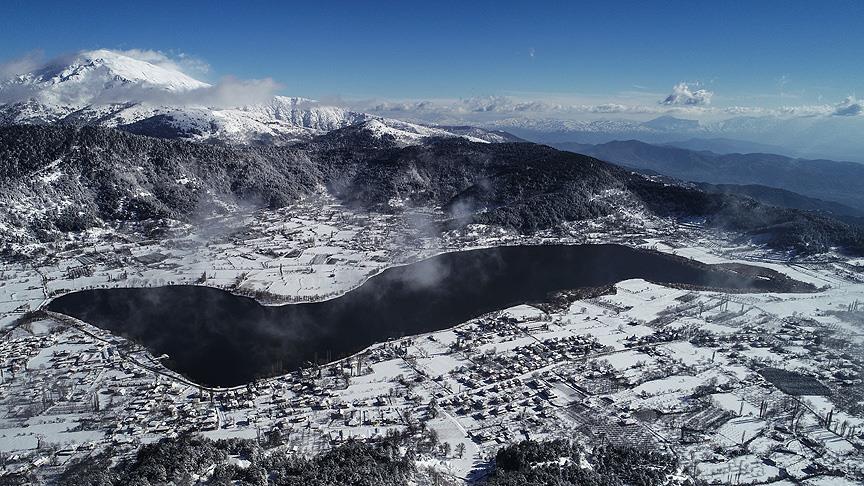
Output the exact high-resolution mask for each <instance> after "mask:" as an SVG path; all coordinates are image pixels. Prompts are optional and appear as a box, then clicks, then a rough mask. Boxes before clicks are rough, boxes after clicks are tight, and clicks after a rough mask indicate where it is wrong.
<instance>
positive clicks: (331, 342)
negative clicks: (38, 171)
mask: <svg viewBox="0 0 864 486" xmlns="http://www.w3.org/2000/svg"><path fill="white" fill-rule="evenodd" d="M742 268H744V267H738V268H737V269H736V270H734V271H733V270H730V269H729V268H724V267H720V266H711V265H704V264H701V263H698V262H694V261H692V260H687V259H684V258H681V257H676V256H674V255H668V254H663V253H658V252H652V251H646V250H638V249H634V248H629V247H625V246H620V245H577V246H573V245H543V246H511V247H497V248H488V249H480V250H471V251H463V252H454V253H446V254H442V255H438V256H435V257H432V258H429V259H427V260H423V261H420V262H417V263H413V264H410V265H406V266H401V267H394V268H390V269H387V270H385V271H384V272H382V273H380V274H378V275H376V276H374V277H372V278H370V279H369V280H367V281H366V282H365V283H364V284H363V285H361V286H360V287H358V288H356V289H354V290H352V291H350V292H348V293H346V294H345V295H343V296H341V297H338V298H335V299H331V300H327V301H324V302H318V303H307V304H288V305H283V306H262V305H260V304H259V303H258V302H256V301H255V300H253V299H250V298H246V297H239V296H236V295H233V294H231V293H229V292H226V291H223V290H218V289H213V288H209V287H200V286H193V285H178V286H167V287H156V288H135V289H125V288H120V289H95V290H83V291H80V292H74V293H70V294H67V295H64V296H62V297H58V298H57V299H55V300H53V301H52V302H51V303H50V304H49V305H48V309H49V310H52V311H55V312H60V313H63V314H66V315H70V316H73V317H76V318H78V319H80V320H82V321H85V322H88V323H90V324H93V325H95V326H98V327H100V328H103V329H106V330H109V331H111V332H113V333H115V334H118V335H121V336H124V337H127V338H131V339H133V340H135V341H136V342H139V343H141V344H143V345H144V346H146V347H147V348H148V349H149V350H150V351H151V352H152V353H153V355H155V356H160V355H162V354H167V355H169V357H170V358H169V359H168V360H166V361H164V364H165V365H166V366H168V367H169V368H171V369H173V370H175V371H177V372H179V373H181V374H183V375H184V376H187V377H189V378H190V379H192V380H193V381H195V382H197V383H201V384H204V385H212V386H235V385H240V384H244V383H248V382H250V381H252V380H254V379H255V378H258V377H264V376H272V375H275V374H279V373H282V372H285V371H291V370H296V369H299V368H301V367H304V366H308V365H309V364H310V363H312V362H315V361H317V362H319V363H320V362H322V361H323V360H324V359H325V357H326V356H328V354H329V356H330V357H331V358H332V359H338V358H340V357H344V356H348V355H350V354H353V353H356V352H358V351H360V350H362V349H364V348H366V347H367V346H369V345H371V344H373V343H376V342H382V341H386V340H387V339H389V338H398V337H402V336H406V335H412V334H419V333H424V332H430V331H436V330H441V329H446V328H448V327H452V326H454V325H456V324H459V323H461V322H464V321H466V320H468V319H471V318H473V317H476V316H479V315H482V314H484V313H487V312H491V311H494V310H498V309H504V308H507V307H510V306H513V305H516V304H520V303H525V302H538V301H542V300H544V299H545V298H546V297H547V296H548V295H549V294H550V293H552V292H556V291H560V290H567V289H574V288H579V287H599V286H603V285H608V284H612V283H615V282H619V281H621V280H626V279H630V278H643V279H645V280H649V281H652V282H657V283H668V284H681V285H694V286H699V287H708V288H723V289H736V290H745V291H778V292H787V291H793V290H799V289H800V287H799V286H800V285H801V284H800V282H795V281H793V280H788V279H783V278H780V277H779V275H777V274H773V275H774V276H773V277H772V276H771V275H772V273H771V272H770V271H768V270H764V269H760V268H759V267H750V266H747V267H746V271H741V270H742ZM763 270H764V271H763ZM757 274H758V276H757ZM765 275H768V276H765Z"/></svg>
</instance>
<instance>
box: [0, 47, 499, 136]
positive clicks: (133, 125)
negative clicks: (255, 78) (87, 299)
mask: <svg viewBox="0 0 864 486" xmlns="http://www.w3.org/2000/svg"><path fill="white" fill-rule="evenodd" d="M247 88H249V89H247ZM252 88H254V86H251V87H246V86H242V85H240V86H236V87H233V88H230V87H226V86H223V85H211V84H208V83H205V82H202V81H199V80H196V79H194V78H192V77H190V76H188V75H186V74H184V73H182V72H180V71H179V70H176V69H170V68H167V67H164V66H161V65H157V64H154V63H151V62H148V61H144V60H140V59H136V58H133V57H130V56H126V55H123V54H121V53H118V52H115V51H110V50H104V49H103V50H95V51H87V52H82V53H79V54H77V55H76V56H73V57H72V58H70V59H63V60H62V62H58V63H55V64H49V65H47V66H44V67H42V68H40V69H37V70H35V71H33V72H29V73H25V74H21V75H18V76H15V77H13V78H11V79H8V80H5V81H3V82H0V103H2V105H0V124H2V125H9V124H21V123H24V124H49V123H64V124H74V125H98V126H104V127H112V128H118V129H120V130H125V131H129V132H132V133H137V134H142V135H149V136H156V137H161V138H183V139H188V140H193V141H198V142H217V143H219V142H222V143H242V144H248V143H265V144H284V143H290V142H294V141H298V140H309V139H310V138H312V137H314V136H316V135H321V134H323V133H326V132H328V131H330V130H335V129H338V128H343V127H346V126H349V125H356V124H362V123H367V124H369V128H370V129H371V130H373V131H377V132H380V133H388V134H390V135H393V136H395V137H396V138H397V140H401V141H402V142H403V143H405V144H407V143H411V142H412V141H416V140H418V139H421V138H424V137H453V136H461V137H466V138H469V139H471V140H475V141H492V142H498V141H504V140H505V137H503V136H502V135H500V134H498V133H494V132H490V131H487V130H483V129H479V128H472V130H471V133H470V134H468V133H467V132H466V133H459V134H457V133H452V132H449V131H447V130H445V129H442V128H436V127H429V126H424V125H419V124H414V123H406V122H402V121H398V120H392V119H386V118H381V117H377V116H373V115H370V114H366V113H360V112H355V111H351V110H347V109H344V108H340V107H337V106H326V105H322V104H319V103H317V102H315V101H313V100H310V99H305V98H298V97H285V96H272V97H266V96H265V97H262V98H263V99H261V100H256V101H255V102H253V103H245V104H237V103H241V102H242V101H243V99H244V98H245V97H244V96H243V93H242V92H244V91H247V90H251V89H252ZM235 92H239V93H235ZM457 128H458V127H457Z"/></svg>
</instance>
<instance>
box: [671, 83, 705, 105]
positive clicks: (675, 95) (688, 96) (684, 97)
mask: <svg viewBox="0 0 864 486" xmlns="http://www.w3.org/2000/svg"><path fill="white" fill-rule="evenodd" d="M713 96H714V93H713V92H712V91H708V90H707V89H691V88H690V85H688V84H687V83H678V84H676V85H675V86H674V87H673V88H672V94H670V95H669V96H667V97H666V98H665V99H663V100H661V101H660V104H661V105H697V106H699V105H708V104H711V97H713Z"/></svg>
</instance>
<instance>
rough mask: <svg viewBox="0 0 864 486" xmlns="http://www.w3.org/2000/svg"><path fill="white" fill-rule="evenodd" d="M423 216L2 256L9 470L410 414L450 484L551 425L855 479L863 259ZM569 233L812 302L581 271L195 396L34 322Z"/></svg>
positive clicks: (775, 468)
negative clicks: (783, 281)
mask: <svg viewBox="0 0 864 486" xmlns="http://www.w3.org/2000/svg"><path fill="white" fill-rule="evenodd" d="M424 214H425V216H424V217H423V218H420V217H406V215H399V216H395V215H387V214H376V213H357V212H354V211H352V210H349V209H348V208H345V207H344V206H342V205H341V204H339V203H337V202H335V201H334V200H332V199H329V198H327V197H314V198H310V199H308V200H304V201H303V202H301V203H300V204H298V205H296V206H293V207H292V208H291V209H287V208H286V209H281V210H276V211H272V210H257V211H254V212H251V213H248V214H242V215H241V214H234V215H231V216H230V217H227V216H226V217H222V218H218V219H217V220H214V221H211V222H210V223H209V224H208V225H203V226H202V227H192V226H183V225H179V226H176V227H174V228H166V231H169V233H167V235H166V237H164V238H161V239H159V240H156V241H153V240H147V239H145V238H141V237H138V238H135V237H133V235H134V234H135V233H134V232H127V233H125V234H124V233H121V232H110V231H91V232H88V233H83V234H80V235H77V238H80V239H79V240H77V241H75V240H68V241H65V242H62V243H58V245H59V247H58V248H57V249H58V250H59V249H60V248H63V250H62V251H59V252H57V253H55V252H54V251H53V249H52V250H50V251H49V250H48V249H49V248H50V247H45V248H46V251H44V252H39V251H34V252H33V253H32V256H31V257H29V258H33V260H32V261H23V260H22V261H19V262H18V263H14V262H9V263H6V264H5V266H4V268H3V271H2V276H3V282H2V286H0V289H2V291H3V292H4V294H3V295H4V298H3V299H2V301H3V305H4V314H3V319H4V322H5V323H7V331H6V337H5V338H4V343H5V344H4V347H3V350H2V358H3V362H5V363H7V367H5V368H4V375H3V379H2V385H0V388H2V389H3V391H4V392H3V396H4V397H5V398H4V399H3V400H2V401H0V407H2V409H3V412H4V416H5V417H6V418H5V419H4V420H3V422H2V428H0V439H2V440H0V443H2V444H4V446H3V447H4V449H3V451H2V453H3V454H4V458H5V463H6V464H7V466H6V468H7V470H9V471H17V472H18V473H23V472H24V471H30V472H32V473H36V474H39V475H48V476H50V475H52V474H56V472H52V471H60V470H62V468H63V467H64V465H65V464H67V463H69V461H70V460H71V459H73V458H76V457H81V456H87V455H89V454H91V453H93V452H95V451H99V450H101V449H102V448H104V447H106V446H108V445H111V446H112V447H115V448H117V449H119V450H125V451H127V453H132V452H133V451H135V450H136V449H137V448H138V447H140V445H139V444H141V443H148V442H151V441H155V440H158V439H159V438H161V437H165V436H172V435H175V434H177V433H180V432H182V431H184V430H195V431H199V432H200V433H202V434H204V435H205V436H206V437H211V438H214V439H215V438H222V437H238V438H252V439H255V438H256V437H262V436H269V434H271V433H273V431H279V434H280V436H281V437H282V442H283V444H284V445H283V447H287V448H288V449H289V450H294V451H298V452H303V453H307V454H311V453H317V452H320V451H324V450H328V449H329V448H331V447H336V446H338V445H339V444H341V443H344V442H345V441H349V439H362V440H368V439H372V438H375V437H384V436H385V435H387V434H388V433H390V431H400V430H402V431H405V430H415V425H417V424H422V425H421V429H420V431H419V432H415V433H419V434H421V436H424V437H425V434H433V435H434V436H435V437H437V440H438V441H439V442H438V446H436V447H437V448H436V449H433V450H432V451H431V452H428V453H425V455H424V459H423V461H422V463H423V464H424V466H423V467H428V468H431V470H432V471H437V472H436V473H435V474H443V475H444V476H445V477H450V478H452V479H453V480H457V479H460V478H461V479H466V478H469V477H473V476H474V475H476V474H478V473H481V472H482V471H483V470H484V468H485V467H486V466H485V465H486V464H487V462H488V461H489V460H490V458H491V457H492V455H494V452H495V450H497V448H498V447H500V445H501V444H506V443H511V442H516V441H519V440H522V439H524V438H532V439H538V440H539V439H543V438H547V437H548V438H554V437H561V436H567V437H583V438H584V440H586V441H597V440H604V441H607V440H608V441H611V442H612V443H621V444H634V443H637V444H643V445H646V446H650V447H660V448H663V449H668V450H671V451H674V453H675V454H676V456H677V457H680V458H681V461H682V467H683V468H684V472H685V473H686V474H688V475H693V477H697V478H702V479H705V480H707V481H713V480H717V481H720V482H734V483H738V484H753V483H764V482H765V481H767V480H771V479H772V478H774V479H776V478H781V477H783V476H784V475H789V476H791V477H797V478H802V479H805V480H806V479H807V478H819V477H826V476H825V475H826V474H828V475H830V474H835V473H836V472H838V471H843V472H844V474H847V475H850V474H858V471H859V469H858V468H860V465H859V463H858V462H856V460H855V459H854V456H855V451H856V450H857V449H856V448H857V447H860V445H861V444H860V438H859V435H858V434H859V433H860V430H861V429H860V427H861V421H862V419H861V418H860V417H861V411H860V409H859V408H858V405H857V400H861V398H856V397H861V393H864V388H862V385H861V383H860V380H858V379H856V376H857V375H856V372H855V371H854V370H856V369H860V367H861V366H862V361H861V360H862V357H864V353H862V352H861V351H862V348H861V346H862V345H864V342H862V341H861V339H860V336H861V335H862V334H861V325H862V324H864V322H862V321H861V318H860V310H859V306H860V296H861V293H862V291H864V281H862V278H861V274H860V270H858V269H859V268H860V265H862V264H864V262H862V261H859V260H855V259H850V258H848V257H843V256H841V255H833V256H832V255H820V256H819V257H818V258H817V257H813V258H806V257H805V258H799V259H795V260H791V261H790V260H789V259H788V257H786V256H785V255H783V254H781V253H777V252H773V251H770V250H769V251H766V250H765V249H759V248H758V247H755V246H751V245H748V244H743V245H742V244H740V243H735V237H734V235H731V234H723V233H713V232H710V231H708V232H706V231H705V228H701V227H699V226H698V225H692V224H689V223H688V224H682V223H680V222H677V221H675V220H672V219H663V218H656V217H652V216H650V215H646V214H631V215H629V216H626V215H623V214H619V215H617V216H615V217H602V218H598V219H594V220H588V221H583V222H575V223H573V224H572V225H571V226H570V233H569V234H563V235H562V234H561V232H560V231H558V232H555V233H557V234H555V233H552V232H548V233H539V234H535V235H533V236H530V237H526V236H523V235H520V234H519V233H516V232H513V231H507V230H505V229H501V228H495V227H490V226H485V225H469V226H466V227H464V228H462V229H458V230H451V231H449V232H445V233H443V234H441V235H439V236H436V235H433V234H430V233H426V232H423V231H420V229H421V228H423V227H425V225H418V224H417V221H422V222H425V223H427V224H428V222H429V221H430V220H431V221H434V220H436V219H439V218H441V217H446V216H445V215H443V214H442V213H440V212H437V213H436V212H435V211H429V212H426V213H424ZM361 221H362V225H361V224H358V222H361ZM418 226H419V228H418ZM205 228H209V230H205ZM214 228H218V229H219V230H220V231H213V229H214ZM126 231H128V229H126ZM384 242H387V243H389V244H383V243H384ZM397 242H398V244H397ZM585 243H592V244H598V243H615V244H622V245H627V246H629V247H633V248H646V249H651V250H655V251H660V252H663V253H668V254H670V255H672V254H674V255H677V256H679V257H688V258H693V259H695V260H696V261H699V262H703V263H710V264H717V263H736V262H737V263H744V264H747V265H757V266H760V267H765V268H767V269H771V270H774V271H777V272H779V273H780V274H782V275H786V276H788V277H789V278H791V279H794V280H797V281H800V282H804V283H808V284H812V285H813V286H814V288H816V289H818V290H817V291H816V292H806V293H777V292H761V293H743V294H742V293H729V292H727V291H722V292H718V291H716V290H710V289H703V288H689V289H688V288H687V287H686V286H685V287H678V288H675V287H664V286H661V285H657V284H653V283H649V282H646V281H645V280H642V279H626V280H623V281H620V282H617V283H610V284H605V283H603V282H596V283H597V285H596V286H594V287H591V288H590V289H586V290H583V291H580V292H562V293H559V294H554V295H552V296H551V297H549V298H546V299H539V301H538V302H536V303H532V304H529V305H525V304H520V305H516V306H513V307H508V308H505V309H501V310H492V311H491V312H486V313H483V314H482V315H479V316H477V317H473V318H469V319H467V320H466V321H464V322H458V323H455V324H456V325H455V327H447V328H444V329H440V330H429V331H426V332H423V331H419V332H420V334H410V335H407V333H406V335H405V336H404V337H401V338H400V337H395V338H394V339H390V340H386V341H384V342H378V343H377V344H373V345H371V346H369V347H366V348H362V349H359V350H358V352H356V353H355V352H351V353H349V355H348V356H346V357H343V358H341V359H336V358H338V356H336V355H333V356H330V357H329V358H330V360H328V356H327V353H326V352H324V351H322V352H320V353H319V356H318V358H317V359H316V360H314V361H316V362H317V363H318V364H317V365H315V364H314V363H311V365H307V366H305V367H303V368H302V370H301V371H297V372H293V373H288V374H278V373H277V376H274V377H272V378H263V379H257V380H253V381H250V382H249V383H248V384H242V385H240V386H236V387H228V388H219V387H216V388H214V387H208V386H205V385H202V384H199V383H196V382H195V381H194V380H190V379H188V378H186V377H184V376H182V375H181V374H178V373H176V372H174V371H171V369H169V368H167V367H166V366H165V364H164V362H162V359H164V358H160V357H159V356H157V355H155V354H154V353H152V352H150V351H148V350H147V348H145V347H144V346H142V345H141V344H138V343H136V342H134V341H130V340H126V339H123V338H122V337H119V336H117V335H114V334H112V333H109V332H108V331H105V330H102V329H99V328H98V327H95V326H93V325H91V324H90V323H86V322H83V321H80V320H78V319H74V318H70V317H68V316H65V315H62V314H55V313H52V312H50V311H49V312H47V313H46V312H42V311H36V310H37V309H40V308H42V307H43V305H44V304H45V303H47V302H48V301H50V299H51V298H54V297H56V296H59V295H65V294H67V293H69V292H74V291H76V290H83V289H99V288H104V287H130V286H131V287H146V288H150V287H156V288H158V287H159V286H162V285H177V284H183V285H190V284H196V285H205V286H213V287H217V288H223V289H226V290H228V291H231V292H235V293H237V294H240V295H249V296H254V297H256V298H258V299H260V300H261V301H262V302H264V303H269V304H275V303H283V304H284V303H285V302H304V301H308V302H312V301H320V300H323V299H332V298H334V297H336V296H338V295H342V294H344V293H345V292H348V293H349V294H350V293H351V292H352V290H351V289H355V288H358V287H359V288H362V286H361V285H362V284H363V282H366V281H367V279H369V277H371V276H372V275H377V274H380V273H381V272H382V271H385V269H387V268H389V267H392V266H393V265H400V264H405V263H411V262H416V261H420V260H422V259H423V258H427V257H429V256H432V255H436V254H439V253H441V252H445V251H454V250H465V249H470V248H489V247H497V246H500V245H531V244H533V245H536V244H543V245H549V244H567V245H573V244H585ZM517 248H518V247H517ZM277 249H278V250H277ZM274 250H276V251H274ZM38 255H41V256H38ZM55 255H56V256H55ZM116 259H122V260H120V261H119V262H118V261H116ZM400 268H407V267H400ZM601 284H602V285H601ZM154 290H155V289H154ZM353 292H356V290H354V291H353ZM33 311H36V312H33ZM31 316H32V317H31ZM21 317H24V319H23V320H21V319H20V318H21ZM13 322H14V323H15V324H14V325H13V327H11V328H10V327H8V325H9V324H12V323H13ZM415 332H417V331H415ZM169 359H170V357H169ZM829 363H830V365H828V364H829ZM9 365H11V366H9ZM826 365H828V366H826ZM766 367H775V368H780V369H788V370H796V373H803V375H801V376H802V378H801V379H802V380H803V377H805V376H806V377H807V379H808V380H813V379H814V378H815V380H818V383H821V384H824V385H823V386H825V387H827V388H826V389H827V390H830V391H829V392H828V393H827V394H826V393H825V392H824V391H818V392H817V394H814V395H807V394H800V395H799V394H789V393H787V392H788V390H789V388H785V389H786V390H787V391H784V389H781V388H778V385H774V384H772V383H771V382H769V381H767V380H766V379H765V378H763V377H762V375H760V372H763V370H764V369H766ZM277 371H278V370H277ZM790 376H792V378H786V379H795V378H794V375H790ZM810 377H813V378H810ZM795 393H798V392H795ZM809 393H813V392H809ZM444 444H447V446H446V448H445V446H444ZM457 451H458V452H457Z"/></svg>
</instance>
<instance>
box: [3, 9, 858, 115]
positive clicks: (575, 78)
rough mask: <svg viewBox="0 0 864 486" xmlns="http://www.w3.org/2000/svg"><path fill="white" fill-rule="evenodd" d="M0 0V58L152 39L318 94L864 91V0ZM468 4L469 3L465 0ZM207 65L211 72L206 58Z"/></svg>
mask: <svg viewBox="0 0 864 486" xmlns="http://www.w3.org/2000/svg"><path fill="white" fill-rule="evenodd" d="M320 3H321V2H308V1H306V2H296V3H292V2H254V1H251V2H216V1H212V2H186V1H174V2H159V1H148V2H116V1H112V2H95V1H76V2H69V1H62V2H60V1H41V2H33V1H26V2H25V1H14V0H5V1H4V2H2V3H0V60H9V59H13V58H16V57H19V56H22V55H26V54H28V53H31V52H33V51H36V50H39V51H42V52H43V53H44V56H46V57H51V56H55V55H59V54H64V53H68V52H70V51H77V50H82V49H94V48H111V49H132V48H136V49H151V50H157V51H161V52H165V53H169V54H170V55H173V56H177V55H179V54H181V53H182V54H184V55H186V56H191V57H194V58H197V59H201V60H203V61H205V62H206V63H207V64H209V66H210V70H209V72H208V73H207V74H206V75H205V76H204V77H205V78H209V80H214V79H218V78H219V77H220V76H223V75H233V76H237V77H239V78H244V79H245V78H264V77H271V78H273V79H275V80H276V81H278V82H279V83H281V85H282V86H283V88H282V90H283V91H284V92H286V93H290V94H298V95H303V96H312V97H318V98H328V97H335V96H339V97H343V98H380V99H427V98H465V97H472V96H481V95H508V96H515V97H517V98H518V97H522V98H527V99H553V100H554V99H576V100H595V99H596V100H607V101H617V100H625V101H626V100H631V99H632V100H639V102H649V101H650V102H656V101H654V100H658V101H659V99H662V98H664V97H665V96H666V95H668V94H669V93H671V92H672V87H673V85H675V84H677V83H679V82H687V83H689V86H690V88H691V90H696V89H697V88H699V89H704V90H706V91H710V92H711V93H712V94H713V97H712V99H711V103H713V105H715V106H733V105H735V106H737V105H741V106H763V107H775V106H781V105H807V104H817V103H837V102H840V101H841V100H842V99H843V98H844V97H846V96H850V95H856V94H859V93H864V62H862V59H864V29H862V28H861V26H862V21H864V2H862V1H840V0H836V1H828V2H815V1H793V0H787V1H782V2H780V1H776V2H775V1H747V2H700V1H690V2H677V1H665V2H647V1H646V2H636V1H634V2H609V1H606V2H576V1H573V2H538V1H534V2H508V1H498V2H480V1H477V2H452V3H451V2H423V3H416V4H415V3H410V2H361V1H353V2H334V3H330V4H329V5H327V6H323V5H320ZM468 4H470V5H468ZM199 74H200V73H199Z"/></svg>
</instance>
